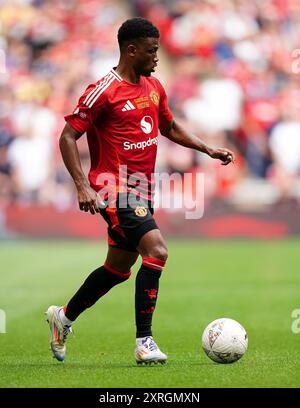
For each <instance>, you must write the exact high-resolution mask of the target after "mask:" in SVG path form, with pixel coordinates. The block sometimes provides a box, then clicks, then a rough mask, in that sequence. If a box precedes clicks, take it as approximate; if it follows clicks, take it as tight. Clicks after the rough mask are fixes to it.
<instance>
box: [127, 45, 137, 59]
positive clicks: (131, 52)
mask: <svg viewBox="0 0 300 408" xmlns="http://www.w3.org/2000/svg"><path fill="white" fill-rule="evenodd" d="M127 52H128V55H130V56H131V57H134V56H135V54H136V46H135V45H134V44H129V45H128V46H127Z"/></svg>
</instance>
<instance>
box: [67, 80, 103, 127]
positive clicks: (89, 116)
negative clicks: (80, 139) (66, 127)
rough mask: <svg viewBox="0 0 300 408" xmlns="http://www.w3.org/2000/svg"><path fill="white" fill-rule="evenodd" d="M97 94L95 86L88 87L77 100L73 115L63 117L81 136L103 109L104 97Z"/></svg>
mask: <svg viewBox="0 0 300 408" xmlns="http://www.w3.org/2000/svg"><path fill="white" fill-rule="evenodd" d="M98 93H99V92H98V91H97V85H96V84H92V85H89V86H88V87H87V89H86V90H85V92H84V94H83V95H82V96H81V97H80V98H79V101H78V104H77V106H76V108H75V109H74V111H73V113H71V114H70V115H66V116H65V117H64V118H65V121H66V122H68V123H69V124H70V125H71V126H72V128H74V129H75V130H76V131H77V132H79V133H81V134H82V133H84V132H86V131H87V130H88V128H89V127H90V126H91V125H92V124H93V123H94V122H95V121H96V119H97V117H98V116H99V115H100V113H102V111H103V110H104V108H105V103H106V95H105V93H102V94H101V96H99V95H98Z"/></svg>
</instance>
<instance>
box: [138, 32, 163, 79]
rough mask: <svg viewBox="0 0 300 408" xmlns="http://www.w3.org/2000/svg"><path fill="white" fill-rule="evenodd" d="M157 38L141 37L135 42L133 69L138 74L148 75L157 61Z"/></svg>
mask: <svg viewBox="0 0 300 408" xmlns="http://www.w3.org/2000/svg"><path fill="white" fill-rule="evenodd" d="M158 48H159V39H158V38H152V37H149V38H141V39H140V40H138V41H137V43H136V49H135V57H134V69H135V71H136V72H137V73H138V74H139V75H143V76H150V75H151V73H152V72H154V71H155V67H156V65H157V63H158V57H157V51H158Z"/></svg>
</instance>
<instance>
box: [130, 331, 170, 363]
mask: <svg viewBox="0 0 300 408" xmlns="http://www.w3.org/2000/svg"><path fill="white" fill-rule="evenodd" d="M134 356H135V359H136V362H137V364H142V363H145V364H151V363H154V364H157V363H160V364H165V363H166V361H167V358H168V357H167V356H166V354H164V353H163V352H161V351H160V349H159V347H158V345H157V344H156V343H155V341H154V340H153V337H152V336H147V337H141V338H138V339H136V349H135V353H134Z"/></svg>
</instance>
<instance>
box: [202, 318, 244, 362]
mask: <svg viewBox="0 0 300 408" xmlns="http://www.w3.org/2000/svg"><path fill="white" fill-rule="evenodd" d="M202 348H203V350H204V352H205V353H206V355H207V356H208V357H209V358H210V359H211V360H213V361H215V362H217V363H223V364H228V363H234V362H235V361H237V360H239V359H240V358H241V357H243V355H244V354H245V352H246V350H247V348H248V335H247V332H246V330H245V329H244V327H243V326H242V325H241V324H240V323H238V322H237V321H235V320H233V319H229V318H227V317H224V318H220V319H216V320H214V321H213V322H211V323H209V325H208V326H207V327H206V328H205V330H204V332H203V335H202Z"/></svg>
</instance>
